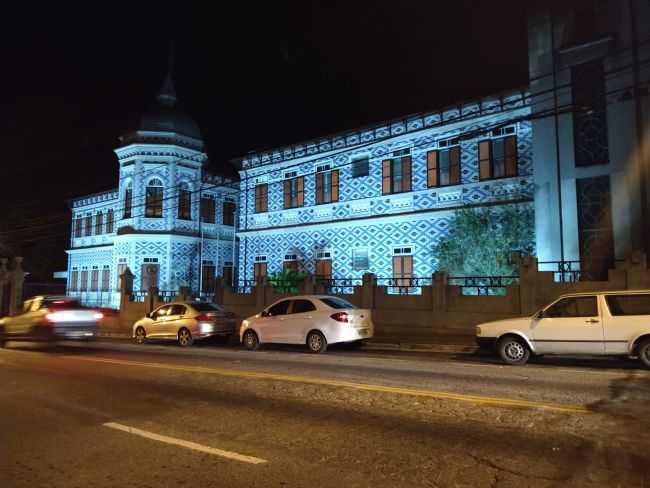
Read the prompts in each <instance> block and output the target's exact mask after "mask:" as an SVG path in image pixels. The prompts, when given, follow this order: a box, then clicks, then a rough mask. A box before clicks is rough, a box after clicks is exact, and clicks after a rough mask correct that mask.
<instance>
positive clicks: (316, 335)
mask: <svg viewBox="0 0 650 488" xmlns="http://www.w3.org/2000/svg"><path fill="white" fill-rule="evenodd" d="M307 349H309V352H312V353H314V354H319V353H321V352H325V351H327V339H325V336H324V335H323V334H322V333H321V332H319V331H317V330H313V331H311V332H310V333H309V334H307Z"/></svg>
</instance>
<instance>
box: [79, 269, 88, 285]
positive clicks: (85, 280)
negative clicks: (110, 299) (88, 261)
mask: <svg viewBox="0 0 650 488" xmlns="http://www.w3.org/2000/svg"><path fill="white" fill-rule="evenodd" d="M79 290H80V291H86V290H88V270H87V269H85V268H81V283H79Z"/></svg>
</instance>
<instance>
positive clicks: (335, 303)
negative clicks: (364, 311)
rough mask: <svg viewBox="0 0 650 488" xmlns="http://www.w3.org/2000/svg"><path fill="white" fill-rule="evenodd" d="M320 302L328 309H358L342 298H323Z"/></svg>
mask: <svg viewBox="0 0 650 488" xmlns="http://www.w3.org/2000/svg"><path fill="white" fill-rule="evenodd" d="M320 301H321V302H323V303H324V304H325V305H327V306H328V307H332V308H336V309H339V310H340V309H343V308H357V307H355V306H354V305H352V304H351V303H350V302H348V301H347V300H343V299H342V298H336V297H328V298H321V299H320Z"/></svg>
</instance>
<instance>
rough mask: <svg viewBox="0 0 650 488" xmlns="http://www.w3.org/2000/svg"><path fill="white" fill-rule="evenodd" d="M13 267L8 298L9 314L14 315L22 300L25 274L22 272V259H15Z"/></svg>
mask: <svg viewBox="0 0 650 488" xmlns="http://www.w3.org/2000/svg"><path fill="white" fill-rule="evenodd" d="M15 263H16V264H15V267H14V270H13V277H12V280H11V282H12V283H11V293H10V296H9V300H10V302H9V314H10V315H14V314H15V313H16V312H17V311H18V310H19V308H20V306H21V304H22V300H23V284H24V282H25V272H24V271H23V258H21V257H17V258H15Z"/></svg>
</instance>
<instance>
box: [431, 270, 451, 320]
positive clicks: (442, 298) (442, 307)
mask: <svg viewBox="0 0 650 488" xmlns="http://www.w3.org/2000/svg"><path fill="white" fill-rule="evenodd" d="M431 313H432V317H431V326H432V328H433V329H435V330H440V329H444V328H445V327H446V326H447V272H446V271H436V272H434V273H433V274H432V275H431Z"/></svg>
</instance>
